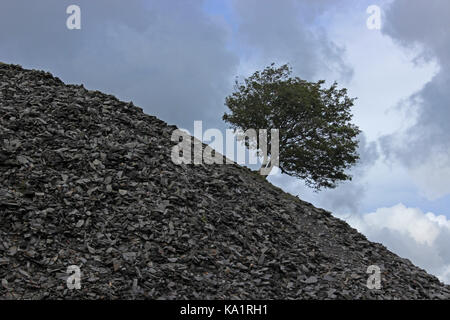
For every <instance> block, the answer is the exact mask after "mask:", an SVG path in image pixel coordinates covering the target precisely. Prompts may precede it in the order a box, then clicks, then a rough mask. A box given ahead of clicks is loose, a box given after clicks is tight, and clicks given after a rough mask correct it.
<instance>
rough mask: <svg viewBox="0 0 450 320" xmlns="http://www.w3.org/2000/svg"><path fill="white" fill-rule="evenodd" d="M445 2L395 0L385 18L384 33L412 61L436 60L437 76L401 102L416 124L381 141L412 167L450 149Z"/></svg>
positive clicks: (449, 23)
mask: <svg viewBox="0 0 450 320" xmlns="http://www.w3.org/2000/svg"><path fill="white" fill-rule="evenodd" d="M449 12H450V2H449V1H446V0H433V1H420V0H396V1H394V2H392V4H391V5H390V6H389V7H388V8H387V10H386V12H385V15H384V19H385V20H384V21H383V22H384V28H383V32H384V34H386V35H388V36H390V37H391V38H392V39H394V41H396V42H397V43H398V44H400V45H401V46H403V47H405V48H407V49H410V50H411V51H412V52H416V56H415V58H414V60H415V62H416V63H422V62H427V61H432V60H433V61H436V62H437V63H438V65H439V67H440V69H439V71H438V73H437V74H436V75H435V76H434V77H433V78H432V79H431V81H430V82H428V83H427V84H426V85H425V86H424V87H423V88H422V89H421V90H419V91H418V92H416V93H415V94H413V95H412V96H411V97H409V99H407V100H406V101H405V102H403V103H402V108H407V110H406V111H409V112H410V114H413V115H414V116H415V117H416V123H415V124H414V125H412V126H411V127H410V128H408V129H407V130H406V131H405V132H402V133H394V134H391V135H387V136H384V137H382V138H381V139H380V143H381V146H382V149H383V151H384V152H385V153H386V154H387V156H388V158H397V159H400V160H401V161H402V162H403V163H404V164H406V165H408V166H415V165H418V164H420V163H421V162H423V161H425V160H427V158H428V157H429V156H430V155H433V154H437V153H445V154H448V152H449V150H450V126H449V125H448V122H449V121H450V107H449V106H450V96H449V94H448V92H449V90H450V33H449V32H448V30H450V20H449V19H448V14H449Z"/></svg>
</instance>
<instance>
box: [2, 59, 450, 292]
mask: <svg viewBox="0 0 450 320" xmlns="http://www.w3.org/2000/svg"><path fill="white" fill-rule="evenodd" d="M174 129H176V127H175V126H169V125H167V124H166V123H165V122H163V121H161V120H159V119H157V118H155V117H153V116H149V115H147V114H145V113H143V111H142V109H141V108H138V107H136V106H134V105H133V104H132V103H125V102H122V101H119V100H118V99H116V98H115V97H114V96H111V95H107V94H103V93H101V92H98V91H90V90H86V89H85V88H84V87H83V86H82V85H65V84H64V83H63V82H62V81H61V80H59V79H58V78H55V77H53V76H52V75H51V74H49V73H46V72H42V71H36V70H25V69H23V68H21V67H20V66H17V65H7V64H0V280H1V283H0V297H1V298H3V299H118V298H120V299H409V298H411V299H449V298H450V287H449V286H445V285H443V284H442V283H440V282H439V281H438V279H437V278H435V277H434V276H431V275H429V274H427V273H426V272H425V271H424V270H422V269H420V268H418V267H416V266H414V265H413V264H412V263H411V262H410V261H408V260H406V259H402V258H400V257H398V256H397V255H395V254H393V253H392V252H390V251H388V250H387V249H386V248H385V247H384V246H382V245H381V244H377V243H373V242H370V241H368V240H367V239H366V238H365V237H364V236H363V235H361V234H360V233H358V232H357V231H356V230H355V229H353V228H351V227H350V226H349V225H348V224H347V223H345V222H344V221H341V220H339V219H337V218H335V217H333V216H332V215H331V214H330V213H329V212H327V211H324V210H322V209H318V208H315V207H313V206H312V205H311V204H309V203H307V202H304V201H302V200H300V199H298V198H297V197H294V196H292V195H289V194H287V193H284V192H283V191H282V190H280V189H279V188H276V187H275V186H273V185H271V184H270V183H269V182H267V181H265V180H264V179H261V177H260V176H258V175H257V174H255V173H253V172H252V171H251V170H249V169H246V168H244V167H241V166H238V165H236V164H231V165H230V164H228V165H176V164H174V163H173V162H172V161H171V156H170V155H171V150H172V146H173V145H174V143H173V142H171V139H170V137H171V133H172V131H173V130H174ZM73 265H75V266H78V267H79V268H80V270H81V283H80V285H81V289H79V290H77V289H69V288H68V286H67V281H66V280H67V277H68V276H70V275H71V273H67V269H68V267H69V266H73ZM370 265H377V266H379V267H380V268H381V271H382V273H381V286H382V287H381V289H378V290H377V289H368V287H367V279H368V277H369V274H367V273H366V271H367V268H368V266H370Z"/></svg>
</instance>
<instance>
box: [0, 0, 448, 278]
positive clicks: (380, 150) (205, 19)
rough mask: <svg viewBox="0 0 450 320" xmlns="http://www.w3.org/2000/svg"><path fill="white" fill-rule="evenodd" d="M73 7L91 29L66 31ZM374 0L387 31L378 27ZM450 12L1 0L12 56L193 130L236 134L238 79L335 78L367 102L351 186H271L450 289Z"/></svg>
mask: <svg viewBox="0 0 450 320" xmlns="http://www.w3.org/2000/svg"><path fill="white" fill-rule="evenodd" d="M72 4H75V5H78V6H79V7H80V9H81V29H73V30H70V29H68V28H67V27H66V20H67V18H68V17H69V14H67V13H66V8H67V7H68V6H69V5H72ZM373 5H375V6H377V7H378V8H380V13H381V15H380V29H376V28H375V29H369V27H368V25H367V20H368V19H370V18H371V15H372V12H367V8H368V7H369V6H373ZM449 14H450V2H449V1H447V0H429V1H424V0H383V1H375V0H373V1H372V0H370V1H366V0H341V1H333V0H314V1H311V0H284V1H274V0H209V1H208V0H203V1H202V0H171V1H163V0H160V1H139V0H135V1H120V0H78V1H77V0H68V1H66V0H40V1H26V0H2V2H1V4H0V61H3V62H6V63H14V64H20V65H22V66H23V67H25V68H32V69H43V70H46V71H50V72H52V73H53V74H54V75H55V76H58V77H59V78H61V79H62V80H63V81H64V82H66V83H76V84H80V83H82V84H83V85H84V86H85V87H86V88H88V89H92V90H101V91H103V92H106V93H110V94H114V95H115V96H117V97H118V98H119V99H121V100H124V101H133V103H134V104H135V105H138V106H140V107H142V108H143V109H144V110H145V112H146V113H148V114H152V115H155V116H158V117H159V118H161V119H162V120H164V121H166V122H168V123H169V124H175V125H177V126H178V127H180V128H186V129H188V130H192V129H193V124H194V121H195V120H202V121H203V128H204V130H206V129H207V128H218V129H219V130H222V131H223V132H225V129H226V128H227V127H226V125H225V124H224V123H223V121H222V120H221V118H222V115H223V113H224V112H225V111H227V110H226V107H225V106H224V100H225V97H226V96H227V95H229V94H230V93H231V92H232V89H233V83H234V80H235V77H236V76H238V77H239V78H240V79H243V78H244V77H247V76H249V75H251V74H252V73H253V72H255V71H256V70H261V69H263V68H264V67H266V66H268V65H269V64H270V63H272V62H275V63H276V64H278V65H280V64H284V63H289V64H290V65H291V66H292V69H293V72H294V74H295V75H296V76H299V77H300V78H302V79H305V80H309V81H316V80H319V79H324V80H326V81H327V83H331V82H333V81H337V82H338V84H339V86H342V87H346V88H347V89H348V93H349V95H350V96H352V97H357V98H358V99H357V100H356V103H355V106H354V109H353V114H354V123H355V124H356V125H358V126H359V128H360V129H361V130H362V133H361V135H360V136H359V139H360V146H359V153H360V155H361V161H360V162H359V163H358V164H357V165H356V166H354V167H353V168H352V169H351V173H352V175H353V179H352V181H350V182H345V183H341V184H340V185H339V186H338V187H337V188H335V189H332V190H323V191H320V192H318V193H315V192H313V191H312V190H310V189H308V188H307V187H306V186H305V185H304V184H303V182H302V181H300V180H297V179H294V178H292V177H289V176H285V175H282V174H276V175H273V176H270V177H269V180H270V181H271V182H272V183H274V184H275V185H277V186H280V187H281V188H283V189H284V190H285V191H287V192H290V193H292V194H294V195H298V196H299V197H300V198H301V199H303V200H305V201H308V202H311V203H313V204H314V205H315V206H318V207H322V208H324V209H326V210H329V211H331V212H333V214H334V215H335V216H337V217H339V218H341V219H344V220H346V221H347V222H348V223H349V224H350V225H352V226H353V227H355V228H357V229H358V230H359V231H360V232H362V233H363V234H365V235H366V236H367V237H368V238H369V239H370V240H371V241H375V242H380V243H382V244H384V245H385V246H387V247H388V248H389V249H390V250H392V251H393V252H395V253H396V254H398V255H400V256H401V257H404V258H408V259H410V260H411V261H412V262H413V263H415V264H416V265H418V266H420V267H422V268H424V269H425V270H427V271H428V272H430V273H431V274H434V275H436V276H437V277H439V279H440V280H441V281H444V282H446V283H450V245H449V244H450V157H449V154H448V153H449V150H450V149H449V147H450V126H449V125H448V121H449V120H450V108H449V104H450V101H449V100H450V97H449V96H448V95H447V93H448V92H449V91H450V33H449V32H448V30H449V29H450V20H449V19H448V15H449ZM191 132H192V131H191Z"/></svg>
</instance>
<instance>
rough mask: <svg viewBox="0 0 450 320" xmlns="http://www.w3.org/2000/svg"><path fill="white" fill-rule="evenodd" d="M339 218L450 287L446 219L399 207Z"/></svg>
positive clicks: (449, 237)
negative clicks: (449, 284)
mask: <svg viewBox="0 0 450 320" xmlns="http://www.w3.org/2000/svg"><path fill="white" fill-rule="evenodd" d="M339 217H340V218H342V219H345V220H346V221H347V222H348V223H349V224H350V225H351V226H352V227H354V228H356V229H357V230H358V231H360V232H361V233H363V234H364V235H366V236H367V238H368V239H369V240H371V241H375V242H382V243H383V244H384V245H385V246H386V247H387V248H388V249H390V250H391V251H393V252H395V253H396V254H398V255H399V256H401V257H403V258H408V259H410V260H411V261H412V262H413V263H414V264H416V265H417V266H419V267H421V268H424V269H425V270H427V271H428V272H429V273H431V274H434V275H435V276H437V277H438V278H439V279H440V280H441V281H443V282H445V283H450V250H449V248H448V243H449V240H450V220H449V219H447V218H446V217H445V216H443V215H436V214H434V213H432V212H427V213H424V212H423V211H421V210H420V209H418V208H409V207H406V206H405V205H403V204H401V203H399V204H397V205H395V206H392V207H390V208H378V209H377V210H376V211H374V212H371V213H367V214H362V215H350V216H348V217H345V216H339Z"/></svg>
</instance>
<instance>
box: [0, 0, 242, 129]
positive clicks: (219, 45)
mask: <svg viewBox="0 0 450 320" xmlns="http://www.w3.org/2000/svg"><path fill="white" fill-rule="evenodd" d="M74 3H76V4H78V5H79V6H80V8H81V30H68V29H67V28H66V19H67V17H68V15H67V14H66V7H67V6H68V5H69V4H74ZM202 6H203V2H202V1H185V0H179V1H170V2H166V1H131V2H130V1H119V0H96V1H90V0H89V1H87V0H84V1H64V0H41V1H24V0H5V1H2V2H1V4H0V43H1V45H0V60H3V61H5V62H10V63H18V64H22V65H23V66H24V67H30V68H42V69H45V70H46V71H50V72H53V73H54V74H55V75H57V76H59V77H60V78H62V80H64V81H66V82H72V83H83V84H84V85H85V86H86V87H87V88H88V89H95V90H101V91H105V92H108V93H112V94H114V95H116V96H118V97H119V98H120V99H123V100H128V101H129V100H132V101H133V102H134V103H135V104H136V105H139V106H141V107H143V108H144V110H145V111H146V112H147V113H149V114H153V115H156V116H158V117H160V118H161V119H163V120H165V121H167V122H169V123H174V124H177V125H178V126H180V127H186V128H191V127H192V126H193V122H194V120H203V121H205V122H208V123H214V125H215V126H217V123H218V122H219V121H221V120H220V117H221V115H222V113H223V111H224V106H223V102H224V97H225V95H226V94H227V93H228V92H229V91H230V90H231V87H232V84H233V83H232V82H233V76H234V75H235V73H236V70H237V67H238V64H239V58H238V56H237V55H236V54H235V53H233V52H231V51H230V50H229V49H228V48H227V45H228V41H229V38H230V36H231V34H230V30H229V29H228V28H227V26H226V24H224V23H221V22H216V21H214V20H212V19H211V18H210V17H209V16H208V15H207V14H206V13H205V12H204V10H203V8H202ZM210 126H211V124H210Z"/></svg>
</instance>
